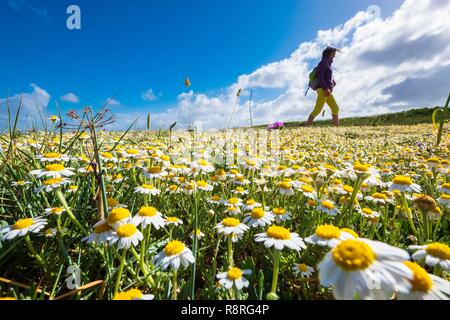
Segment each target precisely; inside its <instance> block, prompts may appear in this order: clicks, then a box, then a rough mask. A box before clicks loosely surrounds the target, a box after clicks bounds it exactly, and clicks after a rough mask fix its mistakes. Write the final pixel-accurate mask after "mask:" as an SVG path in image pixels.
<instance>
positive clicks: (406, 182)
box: [392, 176, 413, 186]
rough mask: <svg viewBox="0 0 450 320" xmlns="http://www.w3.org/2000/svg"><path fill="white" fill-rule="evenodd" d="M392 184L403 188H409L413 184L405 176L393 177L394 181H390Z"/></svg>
mask: <svg viewBox="0 0 450 320" xmlns="http://www.w3.org/2000/svg"><path fill="white" fill-rule="evenodd" d="M392 182H393V183H394V184H401V185H405V186H410V185H412V184H413V181H412V179H411V178H410V177H407V176H395V178H394V180H392Z"/></svg>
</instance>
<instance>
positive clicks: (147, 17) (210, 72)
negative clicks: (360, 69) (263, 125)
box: [0, 0, 401, 112]
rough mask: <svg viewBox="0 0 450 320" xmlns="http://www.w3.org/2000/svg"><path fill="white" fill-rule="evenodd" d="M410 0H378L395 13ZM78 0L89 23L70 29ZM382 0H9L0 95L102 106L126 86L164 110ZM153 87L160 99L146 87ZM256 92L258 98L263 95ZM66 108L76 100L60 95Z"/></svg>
mask: <svg viewBox="0 0 450 320" xmlns="http://www.w3.org/2000/svg"><path fill="white" fill-rule="evenodd" d="M400 3H401V1H392V0H389V1H387V0H386V1H376V4H377V5H379V6H380V7H381V9H382V13H383V14H386V15H388V14H390V13H391V12H392V11H393V10H394V9H396V8H397V7H398V6H399V4H400ZM70 4H77V5H79V6H80V8H81V13H82V30H79V31H69V30H68V29H67V28H66V18H67V16H68V15H67V14H66V8H67V6H68V5H70ZM371 4H373V1H365V0H363V1H361V0H353V1H351V0H344V1H320V2H316V1H298V0H295V1H294V0H283V1H275V0H273V1H272V0H270V1H269V0H264V1H256V0H248V1H242V0H240V1H237V0H231V1H210V0H198V1H176V0H164V1H162V0H155V1H119V0H113V1H111V0H108V1H106V0H96V1H80V0H78V1H65V0H58V1H42V0H2V1H1V2H0V28H1V30H2V42H3V43H7V45H6V46H4V47H3V49H2V50H1V51H0V70H2V77H0V97H6V96H7V95H8V94H10V95H11V94H14V93H17V92H23V91H26V90H28V88H29V84H30V83H36V84H37V85H39V86H40V87H42V88H45V90H46V91H47V92H49V93H50V94H51V96H52V102H50V104H49V110H53V109H54V106H55V104H54V102H53V100H55V99H58V98H60V97H61V96H63V95H64V94H66V93H68V92H74V93H76V95H77V96H79V98H80V103H79V105H88V104H89V105H94V106H96V105H97V106H98V105H99V104H100V103H101V102H102V101H104V100H105V99H106V98H108V97H109V96H110V95H112V94H114V93H115V92H116V91H117V90H118V89H121V92H120V93H119V95H118V96H117V100H119V101H120V102H121V104H123V105H126V106H127V108H128V109H127V110H136V111H144V110H148V109H150V111H152V112H153V111H161V110H164V109H166V108H167V107H169V106H171V105H173V104H174V103H175V102H176V99H177V96H178V94H180V93H181V92H183V91H184V90H185V88H184V86H183V79H184V77H185V76H186V75H188V76H189V77H190V78H191V81H192V83H193V87H192V88H193V89H194V90H195V91H199V92H205V93H214V92H215V91H220V89H221V88H223V87H226V86H227V85H229V84H231V83H232V82H233V81H235V80H236V78H237V76H238V75H240V74H243V73H248V72H251V71H252V70H254V69H256V68H257V67H259V66H261V65H264V64H266V63H268V62H271V61H275V60H279V59H282V58H284V57H286V56H288V55H289V54H290V53H291V52H292V51H293V50H295V48H296V47H297V46H298V44H299V43H301V42H302V41H305V40H308V39H311V38H313V37H314V36H315V34H316V32H317V31H318V30H320V29H328V28H331V27H334V26H336V25H338V24H340V23H343V22H345V21H346V20H347V19H349V18H350V17H352V16H353V15H354V14H355V12H357V11H358V10H365V9H366V8H367V7H368V6H369V5H371ZM148 89H152V90H153V92H154V94H155V95H157V96H158V99H157V100H154V101H151V102H148V101H144V100H143V99H142V97H141V95H142V93H143V92H144V91H146V90H148ZM256 98H257V97H256ZM59 103H60V104H61V105H62V106H63V107H70V108H71V107H73V106H72V105H71V104H67V103H64V102H59Z"/></svg>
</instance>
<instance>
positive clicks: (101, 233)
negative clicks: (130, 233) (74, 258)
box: [82, 220, 114, 244]
mask: <svg viewBox="0 0 450 320" xmlns="http://www.w3.org/2000/svg"><path fill="white" fill-rule="evenodd" d="M113 231H114V230H113V229H112V228H111V226H110V225H109V224H108V221H107V220H101V221H99V222H97V223H96V224H94V232H92V233H91V234H90V235H88V236H87V237H84V238H83V239H82V240H83V241H86V243H91V242H94V243H97V244H102V243H106V242H108V241H110V240H111V239H112V232H113Z"/></svg>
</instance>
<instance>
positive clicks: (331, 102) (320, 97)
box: [311, 88, 339, 117]
mask: <svg viewBox="0 0 450 320" xmlns="http://www.w3.org/2000/svg"><path fill="white" fill-rule="evenodd" d="M316 92H317V101H316V106H315V107H314V110H313V112H312V113H311V116H313V117H317V116H318V115H319V114H320V113H321V112H322V109H323V106H324V105H325V103H326V104H327V105H328V106H329V107H330V109H331V114H332V115H338V114H339V106H338V105H337V103H336V100H335V99H334V96H333V94H330V95H329V96H328V97H325V95H324V93H323V89H322V88H319V89H317V90H316Z"/></svg>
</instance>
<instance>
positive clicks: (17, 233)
mask: <svg viewBox="0 0 450 320" xmlns="http://www.w3.org/2000/svg"><path fill="white" fill-rule="evenodd" d="M46 224H47V220H46V219H44V218H28V219H19V220H17V221H16V222H15V223H14V224H13V225H9V226H6V227H4V228H2V229H0V235H1V237H2V240H11V239H14V238H15V237H23V236H25V235H26V234H28V233H29V232H31V233H38V232H39V231H41V230H42V229H43V228H44V227H45V225H46Z"/></svg>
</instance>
